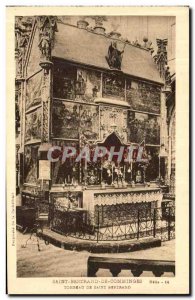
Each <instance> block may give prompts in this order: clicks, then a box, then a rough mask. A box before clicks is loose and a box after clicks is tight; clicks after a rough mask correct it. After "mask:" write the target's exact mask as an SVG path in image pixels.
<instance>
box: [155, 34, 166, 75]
mask: <svg viewBox="0 0 195 300" xmlns="http://www.w3.org/2000/svg"><path fill="white" fill-rule="evenodd" d="M156 42H157V46H158V50H157V54H156V55H155V57H154V59H155V62H156V64H157V66H158V70H159V73H160V76H161V77H162V78H165V67H166V65H167V49H166V47H167V44H168V40H167V39H163V40H161V39H157V40H156Z"/></svg>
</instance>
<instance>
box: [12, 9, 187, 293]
mask: <svg viewBox="0 0 195 300" xmlns="http://www.w3.org/2000/svg"><path fill="white" fill-rule="evenodd" d="M51 10H52V9H51ZM186 10H187V8H186ZM26 11H27V14H25V13H24V14H22V13H18V14H17V13H16V14H15V15H14V26H13V30H14V32H12V36H15V41H14V62H15V67H14V68H13V73H14V72H15V76H14V77H15V90H14V94H15V103H12V105H15V106H14V113H15V123H14V124H15V126H14V127H15V128H14V134H15V140H14V141H12V142H13V143H14V148H15V153H14V154H13V155H14V156H15V166H12V170H9V171H11V172H12V173H13V174H12V176H15V186H12V190H13V193H11V204H10V205H11V206H12V209H13V214H12V217H13V216H14V217H15V221H14V222H13V223H12V225H13V226H12V229H13V230H12V237H11V239H12V246H13V248H14V249H15V250H14V251H16V261H15V264H16V278H17V279H18V280H20V279H30V280H31V281H32V283H33V279H37V278H39V279H41V278H47V279H49V278H50V279H51V280H50V283H51V282H52V284H53V285H54V286H55V288H54V290H55V289H56V288H57V287H58V285H62V286H63V289H64V293H66V292H67V293H69V294H75V293H86V294H90V293H91V294H94V293H95V294H96V293H97V294H98V293H100V291H101V292H102V290H103V293H104V294H106V293H107V294H112V293H121V294H122V293H129V294H130V293H131V289H132V287H131V284H132V283H135V284H136V288H138V289H140V291H139V293H142V291H141V290H142V288H143V286H142V283H143V280H144V279H147V280H148V281H147V282H148V283H150V284H151V288H157V287H156V285H157V284H158V283H161V284H164V285H165V286H166V285H170V280H171V279H172V280H175V279H176V278H177V270H179V269H177V268H176V264H177V263H178V262H179V261H178V262H177V261H176V257H177V256H176V243H177V238H178V235H177V234H176V228H177V220H178V219H177V218H176V210H177V205H179V204H178V199H177V196H178V193H176V186H177V183H179V182H180V181H181V177H182V174H180V176H181V177H180V178H179V180H178V181H177V177H176V171H177V163H176V141H177V134H178V136H179V132H177V130H176V119H177V113H176V105H178V106H179V107H180V102H178V100H177V101H176V84H177V83H176V82H177V71H176V70H177V68H176V60H177V54H176V53H177V52H176V27H177V22H178V21H177V18H176V15H174V14H173V13H170V15H169V14H168V13H167V12H166V13H165V15H163V14H161V15H155V14H151V13H149V14H147V13H144V14H142V13H141V10H140V14H137V15H135V14H132V15H131V13H127V14H126V15H125V14H124V13H122V14H121V15H120V13H119V14H118V15H115V14H114V13H113V15H112V14H107V13H105V14H104V13H103V11H102V13H100V14H96V15H92V14H90V13H89V14H87V11H86V14H84V13H83V11H82V13H81V14H79V13H77V14H74V13H72V14H71V13H70V9H69V13H68V14H66V10H65V9H64V10H62V11H64V14H61V15H60V14H54V13H52V14H50V13H48V14H37V13H35V14H33V13H32V14H31V12H33V10H32V11H30V10H29V11H28V8H26ZM184 11H185V9H184ZM180 25H181V23H180ZM186 35H187V32H186ZM12 42H13V41H12ZM180 75H181V74H180ZM12 100H13V99H12ZM183 101H184V100H183ZM185 101H186V103H187V99H185ZM176 102H177V104H176ZM180 109H181V107H180ZM184 115H185V112H184ZM185 116H186V115H185ZM178 118H179V116H178ZM181 122H182V120H181V119H180V126H181ZM186 167H188V166H186ZM179 200H180V199H179ZM185 203H186V205H187V206H188V205H189V204H188V202H187V198H186V202H185ZM8 218H9V216H8ZM186 218H187V215H186ZM178 222H179V221H178ZM177 233H178V232H177ZM180 234H182V233H181V232H180ZM180 238H181V237H180V236H179V239H180ZM188 247H189V246H188ZM178 276H179V274H178ZM91 277H95V279H90V278H91ZM113 277H117V278H115V279H114V278H113ZM73 278H74V279H73ZM123 278H124V279H123ZM88 280H89V281H88ZM90 280H92V281H91V282H90ZM83 283H84V284H87V286H84V285H83ZM91 283H95V286H94V287H92V286H91ZM152 283H153V284H156V285H154V286H153V287H152ZM104 284H108V285H105V286H104ZM90 286H91V287H90ZM141 286H142V287H141ZM169 288H170V287H169ZM86 289H87V290H86ZM161 289H162V290H163V286H161ZM92 290H93V291H92ZM116 290H117V291H116ZM124 291H125V292H124ZM127 291H128V292H127ZM20 293H21V294H22V293H23V292H22V290H20ZM36 293H42V292H40V290H39V288H38V287H37V292H36ZM54 293H55V292H54ZM150 293H152V292H151V291H150ZM162 294H163V291H162Z"/></svg>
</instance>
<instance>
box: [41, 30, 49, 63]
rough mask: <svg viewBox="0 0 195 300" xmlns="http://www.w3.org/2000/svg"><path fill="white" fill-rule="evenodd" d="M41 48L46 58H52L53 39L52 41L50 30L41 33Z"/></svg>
mask: <svg viewBox="0 0 195 300" xmlns="http://www.w3.org/2000/svg"><path fill="white" fill-rule="evenodd" d="M39 48H40V50H41V53H42V55H43V56H44V57H45V58H46V59H48V60H49V59H50V50H51V41H50V36H49V32H47V31H46V32H45V33H44V32H43V33H42V35H41V39H40V42H39Z"/></svg>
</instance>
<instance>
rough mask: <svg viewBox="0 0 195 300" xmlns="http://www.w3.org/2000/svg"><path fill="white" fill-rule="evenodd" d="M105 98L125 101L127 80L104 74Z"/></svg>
mask: <svg viewBox="0 0 195 300" xmlns="http://www.w3.org/2000/svg"><path fill="white" fill-rule="evenodd" d="M102 93H103V97H106V98H117V99H121V100H124V99H125V79H124V78H123V77H122V76H118V75H115V74H103V91H102Z"/></svg>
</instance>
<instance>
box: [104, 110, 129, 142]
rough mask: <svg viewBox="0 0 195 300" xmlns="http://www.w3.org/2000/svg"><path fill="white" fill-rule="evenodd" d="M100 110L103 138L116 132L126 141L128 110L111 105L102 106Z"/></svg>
mask: <svg viewBox="0 0 195 300" xmlns="http://www.w3.org/2000/svg"><path fill="white" fill-rule="evenodd" d="M100 111H101V114H100V116H101V119H100V129H101V140H103V139H104V138H106V137H107V136H108V135H109V134H111V133H112V132H115V133H116V134H117V135H118V136H119V138H120V139H121V140H122V141H123V142H126V140H127V133H126V128H127V112H126V111H125V110H124V109H122V108H115V107H110V106H102V107H100Z"/></svg>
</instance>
